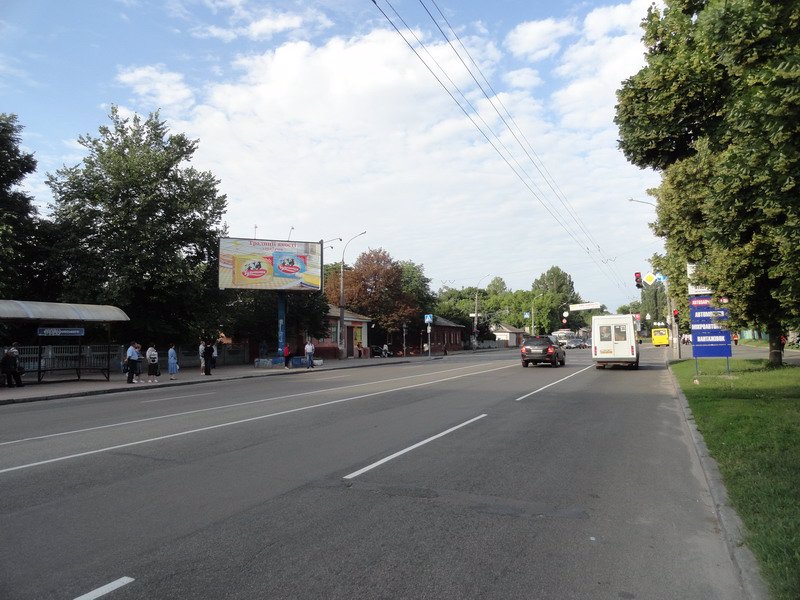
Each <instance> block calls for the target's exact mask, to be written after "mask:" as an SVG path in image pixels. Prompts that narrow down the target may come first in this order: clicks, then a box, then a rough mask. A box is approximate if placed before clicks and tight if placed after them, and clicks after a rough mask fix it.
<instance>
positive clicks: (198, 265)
mask: <svg viewBox="0 0 800 600" xmlns="http://www.w3.org/2000/svg"><path fill="white" fill-rule="evenodd" d="M109 118H110V120H111V125H110V126H101V127H100V135H99V137H96V138H95V137H91V136H89V135H86V136H81V137H80V138H79V140H78V141H79V143H80V145H81V146H83V147H84V149H85V150H86V152H87V156H86V157H85V158H84V159H83V160H82V162H81V163H80V164H79V165H76V166H74V167H64V168H62V169H60V170H58V171H57V172H56V173H55V174H54V175H53V174H49V175H48V185H49V186H50V188H51V190H52V192H53V195H54V198H55V203H54V206H53V215H54V218H55V221H56V223H58V224H59V225H60V226H62V227H63V231H64V232H65V239H64V241H63V243H62V247H63V251H62V252H61V264H62V265H64V273H63V281H64V290H63V293H62V299H64V300H66V301H73V302H90V303H102V304H113V305H116V306H119V307H120V308H122V309H123V310H124V311H125V312H126V313H127V314H128V316H130V317H131V321H130V323H129V324H126V325H125V326H121V327H118V328H117V331H121V332H122V334H124V335H125V336H126V338H128V337H130V338H136V339H140V340H142V341H143V342H145V343H147V342H149V341H150V340H158V341H166V340H189V339H196V337H197V336H198V335H201V334H204V335H216V334H217V333H218V332H219V329H220V325H221V319H220V312H221V310H222V308H223V303H224V300H225V298H228V297H230V295H226V294H223V293H221V292H220V291H219V290H218V289H217V281H216V280H217V261H218V256H217V254H218V249H219V237H220V236H221V235H224V233H225V231H224V227H223V225H222V222H221V220H222V215H223V213H224V211H225V204H226V200H225V196H224V195H221V194H219V192H218V191H217V186H218V184H219V181H218V180H217V179H215V178H214V177H213V176H212V175H211V173H209V172H200V171H197V170H196V169H194V168H193V167H190V166H188V163H189V161H190V160H191V158H192V156H193V155H194V152H195V151H196V149H197V146H198V141H196V140H194V141H193V140H189V139H188V138H187V137H186V136H185V135H184V134H170V133H169V131H168V128H167V126H166V124H165V122H163V121H161V120H160V119H159V115H158V113H157V112H156V113H151V114H150V115H149V116H148V117H147V118H146V119H144V120H143V119H142V118H141V117H139V115H134V116H133V117H132V118H130V119H128V118H123V117H122V116H121V115H120V113H119V110H118V109H117V107H112V108H111V113H110V115H109Z"/></svg>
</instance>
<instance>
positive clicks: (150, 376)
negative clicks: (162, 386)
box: [144, 344, 158, 383]
mask: <svg viewBox="0 0 800 600" xmlns="http://www.w3.org/2000/svg"><path fill="white" fill-rule="evenodd" d="M144 357H145V358H146V359H147V383H153V382H155V383H158V352H157V351H156V345H155V344H150V347H149V348H148V349H147V352H145V353H144Z"/></svg>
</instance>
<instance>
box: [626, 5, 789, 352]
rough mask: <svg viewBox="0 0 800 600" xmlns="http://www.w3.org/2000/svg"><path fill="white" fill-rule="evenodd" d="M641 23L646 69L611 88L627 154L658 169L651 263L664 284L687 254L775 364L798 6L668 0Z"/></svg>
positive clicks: (783, 299) (675, 277) (785, 288)
mask: <svg viewBox="0 0 800 600" xmlns="http://www.w3.org/2000/svg"><path fill="white" fill-rule="evenodd" d="M644 31H645V34H644V40H645V42H646V44H647V46H648V53H647V65H646V66H645V67H644V68H643V69H642V70H641V71H640V72H639V73H637V74H636V75H634V76H633V77H631V78H630V79H628V80H627V81H625V82H624V84H623V87H622V89H621V90H619V92H618V100H619V103H618V106H617V115H616V122H617V124H618V125H619V127H620V137H621V139H620V147H621V148H622V150H623V152H624V153H625V155H626V156H627V158H628V160H630V161H631V162H633V163H634V164H636V165H638V166H640V167H652V168H655V169H659V170H661V171H662V172H663V178H662V183H661V185H660V186H659V187H658V188H657V189H656V190H652V191H651V194H652V195H653V196H654V197H655V198H656V199H657V201H658V208H657V216H658V220H657V222H656V223H655V226H654V231H655V232H656V233H657V234H658V235H660V236H662V237H665V238H666V244H665V246H666V250H667V256H666V257H665V258H664V259H663V260H658V259H657V262H659V263H661V264H662V266H663V267H664V268H665V269H666V270H663V271H662V272H664V273H665V274H667V275H668V276H669V277H670V282H671V289H672V290H676V289H677V285H676V284H677V283H678V282H679V281H685V279H686V275H685V268H686V263H687V262H692V263H696V264H697V271H696V278H697V280H698V282H702V283H704V284H706V285H707V286H708V287H710V288H711V289H714V290H715V292H716V295H717V296H726V297H727V298H728V299H729V300H730V302H729V304H728V306H729V308H730V312H731V324H732V325H734V326H736V325H738V326H743V325H745V324H753V325H755V326H763V327H765V328H766V329H767V331H768V333H769V334H770V363H772V364H780V362H781V355H780V349H779V347H778V337H779V335H780V333H781V330H782V329H783V328H784V327H786V326H788V325H791V324H795V325H796V324H798V322H800V194H798V186H797V173H798V172H800V153H799V152H798V146H799V142H800V85H798V83H800V51H799V48H800V44H799V43H798V42H800V33H799V32H800V9H799V8H798V4H797V3H796V2H787V3H783V2H768V1H763V0H728V1H725V2H723V1H721V0H718V1H689V0H667V1H666V2H665V7H664V9H663V11H662V10H659V9H658V8H656V7H652V8H651V9H650V10H649V11H648V15H647V18H646V19H645V22H644ZM654 266H655V263H654ZM681 271H684V275H683V276H682V277H681V274H680V272H681ZM681 296H682V294H675V299H676V301H677V303H678V306H679V308H681V304H682V303H683V304H685V300H683V299H682V298H681ZM682 313H684V314H685V312H684V311H682Z"/></svg>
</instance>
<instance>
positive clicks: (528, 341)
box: [523, 335, 553, 346]
mask: <svg viewBox="0 0 800 600" xmlns="http://www.w3.org/2000/svg"><path fill="white" fill-rule="evenodd" d="M523 344H524V345H525V346H552V345H553V340H552V338H551V337H550V336H548V335H537V336H536V337H529V338H525V340H524V341H523Z"/></svg>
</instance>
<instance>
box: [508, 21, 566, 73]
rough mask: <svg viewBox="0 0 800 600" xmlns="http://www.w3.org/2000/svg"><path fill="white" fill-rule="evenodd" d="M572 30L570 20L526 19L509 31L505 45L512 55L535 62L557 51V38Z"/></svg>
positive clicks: (558, 47)
mask: <svg viewBox="0 0 800 600" xmlns="http://www.w3.org/2000/svg"><path fill="white" fill-rule="evenodd" d="M574 32H575V26H574V25H573V24H572V22H570V21H564V20H556V19H544V20H542V21H526V22H525V23H520V24H519V25H517V26H516V27H514V29H512V30H511V32H509V34H508V35H507V36H506V39H505V46H506V48H508V49H509V50H510V51H511V53H512V54H513V55H514V56H516V57H518V58H526V59H527V60H529V61H532V62H536V61H539V60H542V59H545V58H548V57H550V56H553V55H554V54H556V53H558V51H559V49H560V47H561V46H560V44H559V40H561V38H563V37H565V36H568V35H571V34H572V33H574Z"/></svg>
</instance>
